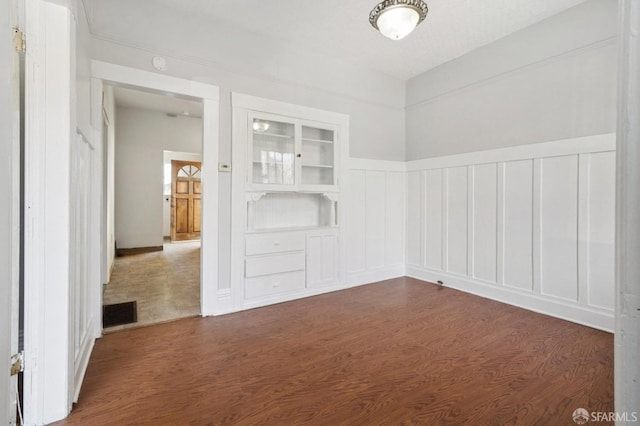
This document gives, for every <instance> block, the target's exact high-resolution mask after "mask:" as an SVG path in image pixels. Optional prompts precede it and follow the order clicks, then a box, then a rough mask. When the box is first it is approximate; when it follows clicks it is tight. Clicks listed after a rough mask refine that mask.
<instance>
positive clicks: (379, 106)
mask: <svg viewBox="0 0 640 426" xmlns="http://www.w3.org/2000/svg"><path fill="white" fill-rule="evenodd" d="M214 29H215V28H214ZM214 29H212V28H211V27H210V26H204V24H202V26H192V27H191V28H187V29H185V31H186V32H185V33H184V34H186V35H185V38H187V39H188V38H189V37H188V34H190V33H191V32H192V31H195V32H196V33H197V35H193V36H194V37H201V35H202V34H207V35H211V31H212V30H214ZM138 30H141V28H137V27H136V31H138ZM139 32H140V34H135V38H137V39H138V40H137V41H134V37H133V36H134V34H131V37H132V39H131V40H128V41H127V40H118V42H117V43H114V42H110V41H107V40H105V39H97V38H96V39H94V47H95V59H98V60H101V61H105V62H110V63H114V64H119V65H124V66H129V67H133V68H138V69H142V70H148V71H155V70H154V69H153V68H152V67H151V58H152V57H153V56H154V55H158V54H160V55H163V56H164V57H165V58H166V59H167V65H168V70H167V72H166V73H167V74H169V75H174V76H177V77H181V78H186V79H194V80H196V81H202V82H205V83H211V84H215V85H217V86H219V87H220V96H221V102H220V129H219V135H220V145H219V161H221V162H226V163H230V162H231V92H237V93H246V94H250V95H253V96H259V97H264V98H268V99H274V100H280V101H285V102H289V103H293V104H298V105H304V106H310V107H314V108H320V109H324V110H328V111H336V112H341V113H346V114H349V116H350V122H351V126H350V151H351V152H350V154H351V156H352V157H357V158H373V159H385V160H404V158H405V144H404V139H405V113H404V107H405V84H404V82H402V81H399V80H396V79H393V78H390V77H387V76H384V75H381V74H377V73H372V72H370V71H367V70H363V69H357V68H353V67H349V66H348V65H346V64H342V63H336V62H335V61H333V60H331V59H329V58H326V57H322V56H314V55H307V54H304V53H303V52H300V51H291V50H286V49H275V47H274V46H271V47H270V48H269V49H267V50H262V51H260V49H259V48H257V46H262V45H263V41H262V40H259V38H258V39H255V38H252V37H253V36H251V35H248V36H247V35H246V34H245V35H244V36H242V37H237V38H233V37H231V39H234V40H236V42H235V43H234V45H233V46H231V45H230V44H229V45H227V44H226V43H225V46H226V47H224V51H216V50H215V49H213V48H212V49H210V50H209V51H207V52H187V51H186V50H183V51H171V50H165V49H166V48H165V46H168V45H170V43H168V42H167V43H164V42H162V40H165V37H167V36H168V35H170V34H169V32H165V33H163V34H157V33H154V32H152V31H150V32H145V31H144V30H141V31H139ZM140 37H142V38H140ZM211 37H212V38H213V39H214V40H212V43H213V42H215V44H216V45H218V44H219V43H218V41H217V39H215V37H213V36H211ZM247 37H249V39H247ZM222 39H224V40H229V39H230V37H229V34H224V35H223V36H222V38H220V40H222ZM236 43H237V44H236ZM183 47H184V48H192V47H193V46H189V45H185V46H183ZM229 47H233V49H229ZM238 52H246V54H243V55H240V54H238ZM252 52H253V53H255V54H251V53H252ZM264 52H269V57H270V58H271V59H269V58H265V54H264ZM274 55H276V56H277V57H278V60H277V61H276V62H277V64H276V65H275V66H272V65H273V61H274V59H273V58H274V57H275V56H274ZM243 61H250V63H246V62H243ZM219 178H220V179H219V203H218V206H219V210H218V215H219V228H218V229H219V234H218V235H219V238H218V248H219V253H220V259H219V265H220V268H219V272H218V274H219V279H218V281H219V287H220V288H221V289H222V288H229V287H230V285H231V283H230V262H231V260H230V255H229V247H230V246H231V231H230V229H231V173H221V174H220V175H219ZM205 214H206V213H205Z"/></svg>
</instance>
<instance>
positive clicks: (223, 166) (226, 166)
mask: <svg viewBox="0 0 640 426" xmlns="http://www.w3.org/2000/svg"><path fill="white" fill-rule="evenodd" d="M218 171H219V172H230V171H231V164H230V163H218Z"/></svg>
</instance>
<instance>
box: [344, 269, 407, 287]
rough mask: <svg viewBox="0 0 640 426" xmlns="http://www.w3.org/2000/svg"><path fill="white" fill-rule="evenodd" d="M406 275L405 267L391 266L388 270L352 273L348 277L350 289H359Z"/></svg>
mask: <svg viewBox="0 0 640 426" xmlns="http://www.w3.org/2000/svg"><path fill="white" fill-rule="evenodd" d="M405 275H406V268H405V266H404V265H398V266H391V267H386V268H379V269H373V270H368V271H356V272H350V273H349V276H348V277H347V285H348V286H349V287H357V286H361V285H365V284H372V283H376V282H379V281H384V280H390V279H393V278H400V277H404V276H405Z"/></svg>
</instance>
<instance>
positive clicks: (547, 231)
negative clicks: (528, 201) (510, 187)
mask: <svg viewBox="0 0 640 426" xmlns="http://www.w3.org/2000/svg"><path fill="white" fill-rule="evenodd" d="M540 179H541V185H540V187H541V189H540V259H541V271H540V277H541V290H542V293H543V294H546V295H549V296H555V297H560V298H563V299H568V300H574V301H575V300H577V298H578V275H577V271H578V231H577V229H578V196H577V194H578V156H576V155H571V156H564V157H552V158H546V159H544V160H542V165H541V176H540Z"/></svg>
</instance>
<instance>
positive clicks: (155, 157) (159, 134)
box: [115, 108, 202, 248]
mask: <svg viewBox="0 0 640 426" xmlns="http://www.w3.org/2000/svg"><path fill="white" fill-rule="evenodd" d="M116 122H117V123H118V125H117V127H116V138H115V237H116V245H117V247H118V248H134V247H157V246H161V245H162V243H163V229H162V222H163V204H162V198H161V197H162V193H163V181H164V173H163V172H164V153H163V152H164V151H165V150H169V151H182V152H194V153H201V152H202V120H201V119H199V118H193V117H182V116H178V117H168V116H167V115H166V114H164V113H161V112H155V111H149V110H142V109H135V108H116Z"/></svg>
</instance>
